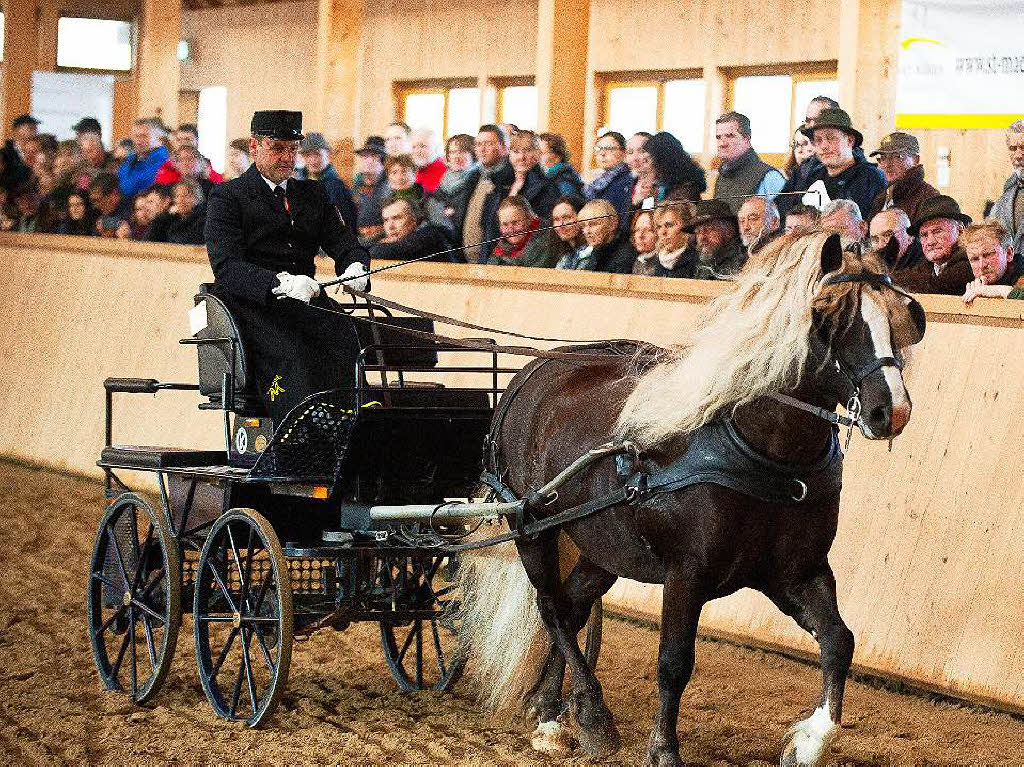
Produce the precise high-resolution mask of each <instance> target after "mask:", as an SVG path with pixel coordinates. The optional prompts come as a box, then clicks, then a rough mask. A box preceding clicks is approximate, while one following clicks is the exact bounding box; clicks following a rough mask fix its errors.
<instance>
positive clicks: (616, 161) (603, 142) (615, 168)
mask: <svg viewBox="0 0 1024 767" xmlns="http://www.w3.org/2000/svg"><path fill="white" fill-rule="evenodd" d="M594 157H595V159H596V161H597V167H598V168H599V169H600V170H601V175H600V176H598V177H597V178H596V179H594V181H593V182H591V183H589V184H587V185H586V186H585V187H583V196H584V197H586V198H587V200H607V201H608V202H610V203H611V204H612V207H613V208H615V213H616V215H618V217H619V221H620V222H622V226H623V227H626V226H628V224H629V206H630V203H631V202H632V200H633V174H632V173H630V171H629V166H628V165H626V138H625V136H623V135H622V134H621V133H619V132H617V131H608V132H607V133H602V134H601V135H600V136H598V138H597V142H596V143H595V144H594Z"/></svg>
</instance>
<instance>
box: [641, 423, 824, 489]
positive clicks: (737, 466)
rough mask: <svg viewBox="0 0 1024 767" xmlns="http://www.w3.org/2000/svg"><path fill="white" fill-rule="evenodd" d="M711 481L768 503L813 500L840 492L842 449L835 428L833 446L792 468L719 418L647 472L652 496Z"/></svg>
mask: <svg viewBox="0 0 1024 767" xmlns="http://www.w3.org/2000/svg"><path fill="white" fill-rule="evenodd" d="M702 483H710V484H714V485H720V486H722V487H727V488H729V489H730V490H735V491H736V492H738V493H742V494H744V495H748V496H750V497H752V498H757V499H758V500H760V501H764V502H765V503H777V504H783V505H792V504H797V503H810V502H813V501H816V500H821V499H822V498H825V497H827V496H830V495H834V494H837V493H838V492H839V490H840V489H841V488H842V485H843V452H842V450H840V449H839V439H838V437H837V436H836V433H835V431H834V430H833V431H832V435H831V438H830V439H829V443H828V446H827V447H826V448H825V450H824V452H823V453H822V456H821V457H820V458H819V459H818V460H816V461H814V462H813V463H810V464H806V465H803V466H791V465H788V464H783V463H779V462H778V461H774V460H772V459H771V458H768V457H767V456H764V455H762V454H761V453H759V452H758V451H757V450H755V449H754V448H753V447H752V446H751V445H750V444H749V443H748V442H747V441H746V440H745V439H743V437H742V436H741V435H740V433H739V432H738V431H737V430H736V426H735V424H734V423H733V421H732V419H731V418H720V419H717V420H715V421H712V422H711V423H709V424H707V425H706V426H704V427H702V428H700V429H698V430H697V431H695V432H694V433H693V435H692V436H691V439H690V444H689V447H688V448H687V451H686V453H684V454H683V455H682V456H681V457H680V458H678V459H676V460H675V461H673V462H672V463H671V464H669V465H668V466H666V467H665V468H663V469H661V470H659V471H656V472H654V473H651V474H649V475H647V477H646V488H645V489H646V491H647V492H648V493H650V494H651V495H654V494H658V493H668V492H672V491H675V490H682V489H684V488H687V487H692V486H693V485H699V484H702Z"/></svg>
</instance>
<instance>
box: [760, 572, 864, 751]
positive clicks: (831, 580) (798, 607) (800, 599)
mask: <svg viewBox="0 0 1024 767" xmlns="http://www.w3.org/2000/svg"><path fill="white" fill-rule="evenodd" d="M769 597H771V599H772V601H773V602H775V604H776V605H778V606H779V609H781V610H782V611H783V612H784V613H786V614H787V615H790V616H791V617H792V618H793V619H794V620H795V621H796V622H797V623H798V624H799V625H800V627H801V628H803V629H804V630H805V631H807V632H808V633H810V634H811V636H813V637H814V638H815V639H816V640H817V641H818V646H819V647H820V648H821V674H822V678H823V685H822V692H821V700H820V701H819V703H818V706H817V708H815V709H814V711H813V712H812V713H811V715H810V716H809V717H807V718H806V719H803V720H801V721H799V722H797V723H796V724H794V725H793V726H792V727H791V728H790V730H789V732H788V733H787V734H786V742H785V744H784V746H783V750H782V758H781V760H780V764H782V765H783V767H796V766H799V767H808V765H818V764H823V763H824V761H825V757H826V756H827V752H828V746H829V743H830V742H831V741H832V739H833V738H834V737H835V735H836V734H837V733H838V732H839V723H840V721H841V719H842V713H843V693H844V691H845V689H846V675H847V673H848V672H849V670H850V664H851V663H852V661H853V632H851V631H850V629H849V628H848V627H847V626H846V624H845V623H844V622H843V619H842V617H841V616H840V615H839V604H838V602H837V601H836V579H835V576H834V575H833V574H832V568H830V567H829V565H828V563H827V562H825V563H823V564H822V566H821V567H820V568H819V569H818V571H817V572H816V574H815V575H814V576H813V577H812V578H810V579H808V580H807V581H804V582H803V583H798V584H788V585H784V586H781V587H780V588H779V590H778V591H777V592H776V593H771V594H769Z"/></svg>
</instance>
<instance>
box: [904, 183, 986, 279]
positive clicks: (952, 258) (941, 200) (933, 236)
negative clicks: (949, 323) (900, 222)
mask: <svg viewBox="0 0 1024 767" xmlns="http://www.w3.org/2000/svg"><path fill="white" fill-rule="evenodd" d="M969 223H971V218H970V216H967V215H965V214H963V213H961V212H960V206H959V205H957V202H956V200H954V199H953V198H952V197H949V196H947V195H944V194H940V195H938V196H936V197H931V198H929V199H927V200H925V201H924V202H923V203H922V204H921V208H920V210H919V211H918V214H917V219H916V220H915V221H914V224H913V226H911V227H910V229H909V230H908V231H909V232H910V234H912V235H914V236H916V237H917V238H918V239H920V240H921V247H922V248H923V250H924V257H925V260H924V261H922V262H921V263H920V264H918V265H917V266H912V267H910V268H908V269H901V270H899V271H897V272H894V273H893V276H892V278H893V282H895V283H896V284H897V285H899V286H900V287H902V288H903V289H904V290H910V291H913V292H914V293H943V294H945V295H949V296H960V295H963V294H964V290H965V288H966V287H967V283H969V282H971V281H972V280H973V279H974V274H973V272H972V271H971V264H970V262H969V261H968V260H967V254H966V253H965V252H964V250H963V247H962V246H961V245H960V243H959V239H960V234H961V233H962V232H963V231H964V226H965V225H967V224H969Z"/></svg>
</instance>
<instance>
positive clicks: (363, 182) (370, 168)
mask: <svg viewBox="0 0 1024 767" xmlns="http://www.w3.org/2000/svg"><path fill="white" fill-rule="evenodd" d="M386 154H387V153H386V152H385V151H384V139H383V138H381V137H380V136H367V137H366V143H364V144H363V145H362V146H361V147H360V148H359V149H357V150H356V151H355V155H356V177H355V179H354V180H353V184H354V186H355V192H356V202H357V204H358V205H359V206H360V207H362V206H363V205H366V204H367V203H368V202H369V201H370V200H374V201H376V202H377V204H378V205H379V204H381V203H383V202H384V200H386V199H387V198H388V197H390V196H391V189H390V188H389V187H388V179H387V175H385V173H384V157H385V156H386Z"/></svg>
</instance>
